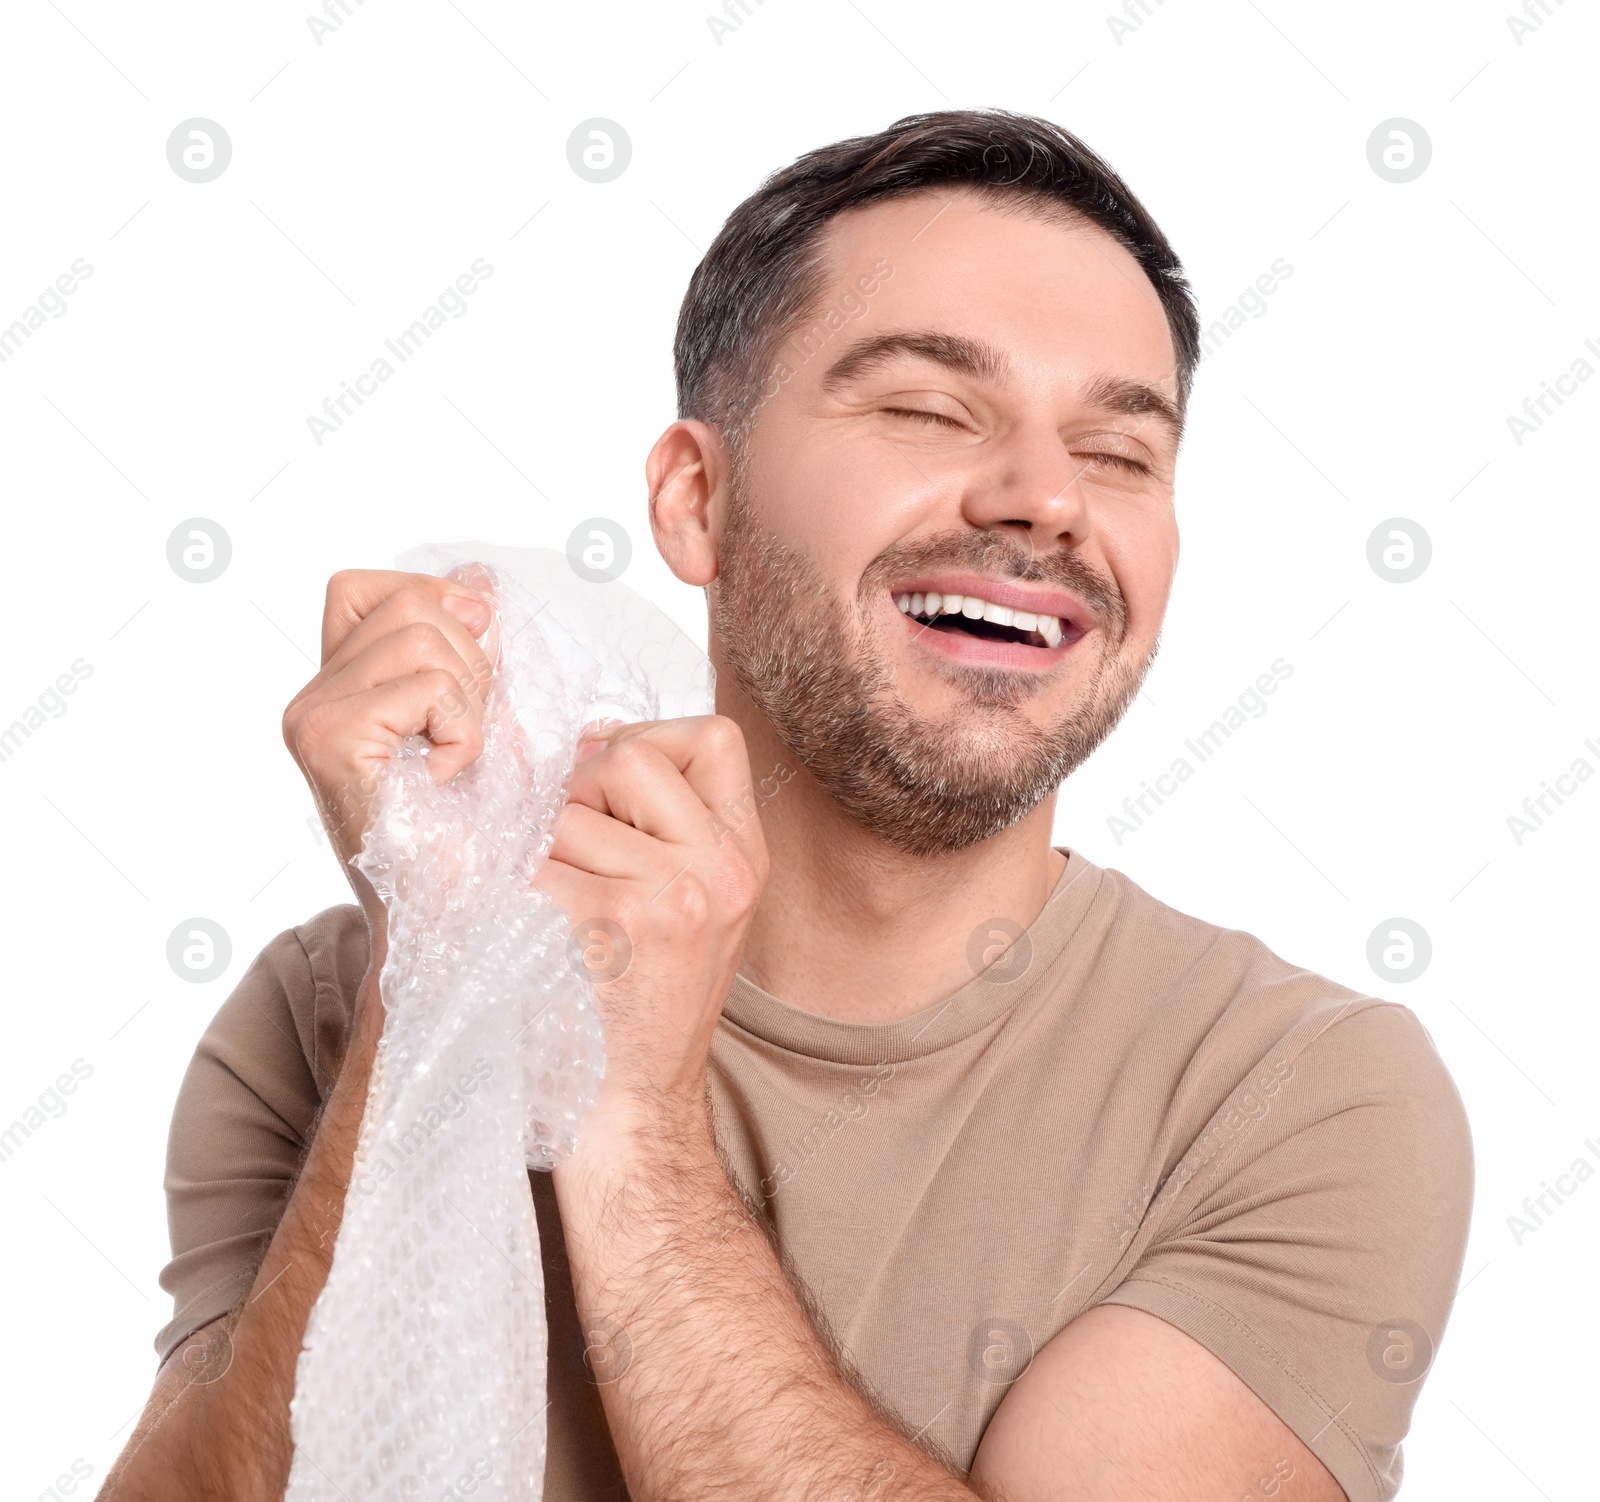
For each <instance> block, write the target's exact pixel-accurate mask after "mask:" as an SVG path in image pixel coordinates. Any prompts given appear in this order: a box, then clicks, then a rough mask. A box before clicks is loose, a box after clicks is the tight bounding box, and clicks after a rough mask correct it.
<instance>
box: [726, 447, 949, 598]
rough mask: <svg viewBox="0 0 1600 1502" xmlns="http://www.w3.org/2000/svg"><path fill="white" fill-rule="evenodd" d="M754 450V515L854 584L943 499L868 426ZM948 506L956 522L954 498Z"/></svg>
mask: <svg viewBox="0 0 1600 1502" xmlns="http://www.w3.org/2000/svg"><path fill="white" fill-rule="evenodd" d="M773 436H774V437H778V436H783V435H773ZM751 457H752V463H751V471H750V495H749V497H748V499H749V502H750V504H751V506H752V507H753V509H754V511H755V513H756V515H757V516H759V517H760V518H761V520H762V521H763V522H764V523H765V524H766V526H767V527H768V528H770V529H771V530H772V531H773V532H774V533H776V534H777V536H778V538H779V539H780V540H781V541H783V542H784V543H786V544H789V545H791V546H794V547H797V548H799V549H800V550H802V551H803V552H804V553H805V554H806V555H807V556H808V557H810V558H811V559H812V560H813V561H814V562H815V563H816V564H817V565H818V566H819V567H820V568H821V569H822V570H823V571H824V572H825V573H826V574H828V575H829V576H830V577H835V578H838V579H839V580H841V581H842V584H843V586H844V587H845V588H847V589H850V590H853V589H854V587H855V581H856V580H857V579H858V578H859V577H860V575H861V573H862V571H863V570H864V569H865V568H866V567H867V565H868V564H870V563H871V562H872V560H873V559H874V558H876V557H877V556H878V555H879V554H880V553H882V552H883V551H884V549H886V548H888V547H890V546H891V545H893V544H894V543H896V542H898V541H900V540H901V539H903V538H904V537H906V536H907V535H908V534H909V533H911V532H912V531H914V530H916V529H917V528H918V527H919V526H920V525H923V524H925V523H926V522H927V520H928V519H929V518H930V517H931V516H935V515H937V513H938V511H939V509H940V506H941V501H940V498H939V496H938V493H937V490H936V488H935V486H934V484H933V483H932V481H931V480H930V479H929V478H928V477H927V476H926V475H924V474H923V473H922V472H920V471H919V470H918V468H917V467H916V466H915V465H914V464H912V463H911V462H910V461H909V460H908V459H907V457H906V456H905V455H904V454H902V453H901V452H900V451H899V450H897V449H896V448H895V447H894V446H893V445H892V444H891V443H889V442H888V441H887V440H886V439H884V438H881V437H878V436H875V435H873V434H870V433H865V432H861V431H856V432H852V433H849V434H845V433H843V432H837V431H828V430H827V428H826V426H824V429H823V431H822V432H820V433H815V434H812V433H806V434H795V435H793V436H792V437H791V438H790V441H788V442H776V441H775V442H772V443H769V444H765V445H763V446H762V448H761V450H760V451H759V452H753V453H752V456H751ZM949 509H950V512H951V524H954V523H955V521H956V520H958V510H957V508H956V505H955V503H954V501H952V502H951V503H950V507H949Z"/></svg>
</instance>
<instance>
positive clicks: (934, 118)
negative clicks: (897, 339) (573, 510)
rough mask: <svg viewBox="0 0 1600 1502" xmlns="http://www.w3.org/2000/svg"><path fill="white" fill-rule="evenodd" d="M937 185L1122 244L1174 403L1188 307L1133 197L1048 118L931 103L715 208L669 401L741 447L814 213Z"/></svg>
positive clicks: (1168, 254)
mask: <svg viewBox="0 0 1600 1502" xmlns="http://www.w3.org/2000/svg"><path fill="white" fill-rule="evenodd" d="M941 187H949V188H967V189H970V190H974V191H977V192H981V193H985V194H993V195H996V196H998V197H1002V198H1006V199H1013V200H1019V201H1020V202H1021V203H1022V205H1023V206H1024V207H1028V208H1032V209H1036V210H1042V211H1044V212H1060V213H1063V214H1066V215H1070V216H1076V217H1077V218H1079V219H1082V220H1086V221H1088V222H1089V223H1091V224H1095V225H1098V226H1099V228H1101V229H1102V230H1104V231H1105V232H1106V233H1107V234H1109V235H1110V236H1111V237H1112V238H1113V239H1115V240H1117V241H1118V242H1119V243H1120V244H1122V245H1123V246H1125V247H1126V248H1127V250H1128V251H1129V252H1130V253H1131V254H1132V255H1133V256H1134V258H1135V259H1136V260H1137V261H1138V262H1139V264H1140V266H1142V267H1143V268H1144V272H1145V275H1146V276H1148V277H1149V278H1150V282H1151V285H1152V286H1153V287H1154V288H1155V291H1156V295H1157V296H1158V297H1159V298H1160V299H1161V305H1162V307H1163V309H1164V310H1165V312H1166V315H1167V326H1168V328H1169V329H1170V330H1171V334H1172V345H1173V349H1174V351H1175V352H1176V355H1177V376H1178V390H1177V393H1176V399H1177V402H1178V405H1179V407H1180V409H1181V408H1182V407H1183V405H1184V404H1185V402H1186V401H1187V399H1188V395H1189V388H1190V383H1191V380H1192V378H1193V375H1194V369H1195V366H1196V365H1197V364H1198V363H1199V359H1200V319H1199V315H1198V313H1197V311H1196V309H1195V302H1194V295H1193V293H1192V292H1191V291H1190V289H1189V283H1188V281H1187V279H1186V278H1185V276H1184V274H1183V266H1182V264H1181V263H1180V262H1179V260H1178V257H1177V255H1176V254H1175V253H1174V252H1173V249H1172V247H1171V245H1169V244H1168V243H1167V238H1166V236H1165V235H1163V234H1162V233H1161V231H1160V229H1159V228H1158V227H1157V226H1156V222H1155V220H1153V219H1152V218H1151V217H1150V215H1149V214H1148V213H1147V212H1146V210H1145V207H1144V205H1143V204H1141V203H1140V202H1139V200H1138V199H1137V198H1135V197H1134V196H1133V194H1132V193H1131V192H1129V190H1128V187H1127V185H1126V184H1125V183H1124V182H1123V181H1122V179H1121V178H1120V177H1118V176H1117V174H1116V173H1115V172H1113V171H1112V170H1111V168H1110V167H1109V166H1107V164H1106V163H1105V162H1104V161H1102V160H1101V158H1100V157H1099V156H1097V155H1096V154H1095V153H1094V152H1093V151H1091V150H1090V149H1089V148H1088V147H1087V146H1085V145H1084V144H1083V142H1082V141H1080V140H1079V139H1078V138H1077V137H1076V136H1074V135H1072V134H1071V133H1070V132H1068V131H1065V130H1063V129H1062V128H1061V127H1060V126H1059V125H1056V124H1053V123H1052V122H1051V121H1049V120H1041V119H1038V118H1037V117H1035V116H1031V115H1014V114H1011V113H1009V112H1008V111H1005V110H938V111H935V112H933V113H930V114H924V115H908V116H907V117H906V118H905V119H903V120H898V121H896V122H895V123H894V124H893V125H891V126H890V127H889V128H888V129H887V130H883V131H879V132H878V133H877V134H876V135H871V136H856V137H853V138H852V139H850V140H847V141H839V142H837V143H836V144H834V145H832V146H823V147H820V148H819V149H818V150H816V151H810V152H807V153H806V154H805V155H804V156H802V157H800V158H799V159H798V160H797V161H795V162H793V163H791V164H790V165H789V166H787V167H784V168H782V169H780V170H779V171H777V172H774V173H773V174H772V175H771V176H770V177H769V178H767V180H766V181H765V182H764V183H762V185H761V186H760V187H759V188H758V189H756V191H755V192H754V193H752V194H751V195H750V197H748V198H747V199H745V201H744V202H743V203H741V204H740V205H739V206H738V208H736V209H735V210H734V211H733V213H732V214H730V215H729V216H728V221H727V223H726V224H724V225H723V226H722V229H721V230H720V231H719V232H718V234H717V238H716V239H715V240H713V241H712V242H711V248H710V250H708V251H707V252H706V254H705V258H704V259H703V260H702V261H701V262H700V264H699V265H698V266H697V267H696V268H695V272H694V275H693V276H692V277H691V278H690V280H689V290H688V291H687V292H686V293H685V294H684V299H683V307H682V308H681V309H680V310H679V313H678V332H677V337H676V339H675V340H674V343H673V359H674V365H675V369H676V375H677V383H678V415H679V416H680V417H692V418H697V419H699V420H700V421H703V422H709V423H712V424H713V425H715V426H716V427H718V428H720V429H721V430H722V431H723V433H724V434H725V436H726V437H727V438H728V439H729V440H730V442H731V443H732V444H733V446H734V448H735V450H736V452H737V451H738V450H740V449H742V447H743V440H744V438H745V437H746V435H747V433H748V426H749V423H750V421H751V419H752V418H753V417H754V414H755V410H756V408H757V407H758V406H759V405H760V398H761V387H762V386H763V385H764V384H766V385H771V384H773V383H772V382H770V381H765V380H764V378H763V374H762V372H763V366H764V365H766V364H767V363H769V357H770V355H771V354H772V353H773V352H774V351H775V350H776V349H777V348H778V346H779V345H781V344H782V342H783V341H784V340H785V339H786V338H787V337H788V336H789V334H790V333H791V332H793V330H794V329H795V328H796V327H797V326H798V325H799V324H800V323H801V322H803V321H804V320H805V319H806V318H807V316H808V315H809V314H810V313H811V312H812V311H813V309H814V306H815V303H816V301H817V298H818V297H819V296H820V294H821V288H822V281H823V277H824V274H825V271H826V265H825V258H824V253H823V232H824V230H825V228H826V226H827V223H828V221H829V220H830V219H832V218H833V217H834V215H836V214H840V213H842V212H844V211H845V210H846V209H854V208H860V207H862V206H863V205H865V204H869V203H876V202H879V201H881V200H883V199H886V198H899V197H904V196H906V195H909V194H912V193H922V192H927V191H929V190H932V189H938V188H941ZM767 394H770V392H769V393H767Z"/></svg>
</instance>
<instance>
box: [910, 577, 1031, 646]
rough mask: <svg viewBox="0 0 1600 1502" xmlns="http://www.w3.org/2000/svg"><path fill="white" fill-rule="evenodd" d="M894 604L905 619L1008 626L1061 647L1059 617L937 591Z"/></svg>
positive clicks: (972, 596)
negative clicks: (959, 619) (956, 618)
mask: <svg viewBox="0 0 1600 1502" xmlns="http://www.w3.org/2000/svg"><path fill="white" fill-rule="evenodd" d="M895 604H896V605H898V606H899V607H900V609H901V610H902V611H903V612H904V613H905V614H906V615H920V616H926V617H928V618H929V619H931V618H932V617H934V616H937V615H964V616H965V617H966V618H967V619H968V620H969V621H978V620H983V621H992V622H993V623H994V624H995V625H996V626H1010V627H1011V628H1012V629H1013V630H1015V631H1037V632H1038V633H1039V635H1040V636H1042V637H1043V638H1044V639H1045V642H1046V644H1047V645H1049V646H1052V647H1059V646H1060V645H1061V619H1060V617H1059V616H1054V615H1035V614H1034V613H1033V612H1032V611H1028V610H1013V609H1012V608H1011V607H1010V606H1009V605H996V604H995V603H994V601H993V600H984V599H980V598H979V597H978V596H977V595H942V594H940V593H939V592H938V591H937V590H929V591H928V593H926V594H920V593H919V594H905V595H899V596H897V597H896V599H895Z"/></svg>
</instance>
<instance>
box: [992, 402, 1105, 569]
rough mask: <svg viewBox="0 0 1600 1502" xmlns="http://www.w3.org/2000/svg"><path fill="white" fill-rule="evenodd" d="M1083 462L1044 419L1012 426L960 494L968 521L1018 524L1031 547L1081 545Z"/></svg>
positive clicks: (1085, 536)
mask: <svg viewBox="0 0 1600 1502" xmlns="http://www.w3.org/2000/svg"><path fill="white" fill-rule="evenodd" d="M1082 475H1083V462H1082V460H1080V459H1078V458H1077V457H1075V456H1074V455H1073V454H1072V453H1071V451H1070V450H1069V449H1068V448H1067V446H1066V444H1064V443H1063V442H1062V441H1061V436H1060V434H1059V433H1057V432H1056V431H1055V429H1054V428H1053V427H1052V426H1050V425H1048V424H1043V423H1040V424H1030V425H1028V426H1027V427H1018V428H1017V429H1014V430H1013V431H1012V432H1011V433H1010V434H1008V435H1007V436H1006V438H1005V439H1004V440H1003V441H1002V442H1001V443H999V444H998V445H996V446H995V447H994V448H993V449H992V450H991V451H990V453H989V455H988V456H987V463H986V464H985V465H984V466H982V467H980V468H979V469H978V471H977V472H976V473H974V474H973V476H972V477H971V479H970V481H969V483H968V486H967V490H966V493H965V494H964V495H963V497H962V503H961V509H962V516H963V518H964V519H965V520H966V521H967V522H968V523H969V524H970V525H971V526H974V527H981V528H985V529H988V528H997V527H1017V528H1020V529H1022V531H1023V532H1024V533H1025V535H1026V536H1027V538H1028V541H1029V543H1030V545H1031V546H1032V548H1033V550H1034V551H1035V552H1036V553H1047V552H1054V551H1055V550H1057V549H1058V548H1061V549H1077V548H1081V547H1082V546H1083V545H1084V543H1086V542H1087V541H1088V540H1089V533H1090V516H1089V501H1088V497H1087V496H1086V495H1085V493H1084V488H1083V484H1082Z"/></svg>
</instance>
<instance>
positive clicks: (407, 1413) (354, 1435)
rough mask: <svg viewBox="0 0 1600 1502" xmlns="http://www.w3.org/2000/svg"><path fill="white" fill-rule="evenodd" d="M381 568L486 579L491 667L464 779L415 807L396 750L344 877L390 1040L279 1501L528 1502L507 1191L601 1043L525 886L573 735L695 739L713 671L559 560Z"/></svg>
mask: <svg viewBox="0 0 1600 1502" xmlns="http://www.w3.org/2000/svg"><path fill="white" fill-rule="evenodd" d="M472 565H481V566H482V568H483V570H485V571H486V574H485V573H479V572H478V571H477V570H476V569H473V568H472V567H471V566H472ZM395 567H396V568H399V569H402V570H406V571H408V572H413V573H429V574H439V575H446V576H449V577H452V578H456V579H460V580H462V581H463V582H468V583H474V581H479V582H481V581H483V580H484V579H485V578H486V579H487V581H488V582H489V585H490V591H491V593H492V598H493V601H494V604H495V608H496V616H497V623H498V628H499V632H498V636H499V644H498V662H497V664H496V668H495V674H494V677H493V679H492V681H491V684H490V687H489V691H488V694H487V700H486V706H485V715H484V748H483V751H482V753H481V754H480V755H479V757H478V758H477V759H476V760H475V761H474V762H473V763H472V764H471V765H470V766H468V767H467V768H465V769H464V770H463V771H462V772H461V773H460V774H458V775H457V776H456V777H454V778H452V779H451V780H450V781H449V782H448V783H446V784H444V785H443V786H437V787H436V786H435V785H434V783H433V780H432V778H431V777H430V775H429V773H428V768H427V748H428V745H429V742H428V741H427V740H426V739H425V738H424V737H421V736H413V737H411V738H410V739H409V740H407V741H406V742H405V743H404V744H403V745H402V747H401V748H400V750H399V752H398V754H397V755H396V756H395V757H394V758H393V759H391V761H390V762H389V763H388V764H387V766H386V767H385V768H384V769H383V772H382V775H381V780H380V783H379V786H378V788H377V790H376V793H375V798H374V803H373V814H372V818H371V822H370V825H369V828H368V830H367V834H366V838H365V841H364V844H363V848H362V850H361V852H360V854H359V855H358V856H357V857H356V859H355V864H356V865H357V866H358V868H359V869H360V870H362V871H363V872H364V873H365V874H366V875H367V877H368V878H369V879H370V880H371V881H372V883H373V886H374V888H375V889H376V891H377V892H378V894H379V896H380V897H381V898H382V899H383V902H384V905H385V907H386V909H387V911H388V930H389V948H388V955H387V958H386V960H385V963H384V966H383V971H382V975H381V978H380V984H381V988H382V994H383V1000H384V1005H385V1008H386V1016H385V1021H384V1027H383V1037H382V1041H381V1043H380V1045H379V1050H378V1055H377V1061H376V1065H375V1068H374V1071H373V1078H372V1084H371V1088H370V1091H369V1094H368V1099H367V1106H366V1114H365V1116H364V1118H363V1120H362V1124H361V1131H360V1137H359V1142H358V1146H357V1149H356V1155H355V1163H354V1169H353V1175H352V1179H351V1184H350V1189H349V1192H348V1194H347V1196H346V1200H345V1207H344V1219H343V1223H342V1225H341V1228H340V1230H339V1233H338V1239H337V1241H336V1243H335V1245H334V1251H333V1263H332V1268H331V1271H330V1273H329V1276H328V1281H327V1284H326V1286H325V1287H324V1289H323V1291H322V1294H321V1296H320V1297H319V1298H318V1300H317V1303H316V1306H315V1307H314V1308H313V1310H312V1312H311V1318H310V1322H309V1324H308V1327H307V1330H306V1337H305V1346H304V1349H303V1350H302V1352H301V1355H300V1359H299V1365H298V1367H297V1369H296V1375H295V1392H294V1398H293V1400H292V1402H291V1404H290V1426H291V1431H292V1434H293V1438H294V1446H295V1448H294V1459H293V1463H292V1467H291V1470H290V1476H289V1485H288V1490H287V1492H286V1498H287V1499H288V1502H337V1499H341V1498H342V1499H345V1502H422V1499H434V1498H440V1497H448V1496H458V1497H468V1496H470V1497H471V1498H472V1499H473V1502H512V1499H516V1502H526V1499H530V1498H531V1499H535V1502H537V1499H538V1498H539V1497H540V1495H541V1492H542V1488H543V1479H544V1458H545V1417H544V1415H545V1378H546V1361H547V1345H548V1336H547V1331H546V1328H545V1315H544V1278H543V1269H542V1264H541V1262H540V1257H539V1233H538V1227H537V1225H536V1224H535V1220H534V1213H533V1201H532V1196H531V1194H530V1192H529V1186H528V1179H527V1170H528V1169H529V1168H530V1167H531V1168H535V1169H549V1168H552V1167H554V1166H555V1165H556V1164H557V1163H559V1162H560V1161H561V1160H562V1159H564V1158H566V1157H567V1156H569V1155H570V1154H571V1152H572V1150H573V1147H574V1144H575V1142H576V1139H577V1133H578V1131H579V1128H580V1125H581V1123H582V1120H583V1116H584V1113H585V1111H586V1110H587V1109H588V1108H589V1106H590V1105H591V1103H592V1102H593V1100H594V1095H595V1090H596V1087H597V1084H598V1081H599V1079H600V1077H601V1075H602V1073H603V1070H604V1039H603V1033H602V1029H601V1025H600V1019H599V1016H598V1013H597V1011H596V1007H595V1000H594V993H593V989H592V987H591V985H590V981H589V977H588V972H587V971H586V970H585V968H584V965H583V963H582V959H581V955H580V951H579V947H578V944H576V943H575V942H574V940H573V934H572V930H571V927H570V926H569V924H568V921H567V917H566V915H565V914H564V913H563V912H562V911H561V909H560V908H559V907H558V906H557V905H556V903H555V902H554V901H553V900H552V899H551V898H549V897H548V896H546V895H545V894H544V893H543V892H541V891H539V890H538V889H537V888H535V887H534V886H533V885H532V884H531V881H530V876H531V874H532V873H533V872H534V871H535V870H536V869H537V868H538V866H539V865H540V863H541V862H542V861H543V860H544V859H545V857H546V856H547V854H548V852H549V846H550V839H551V828H552V825H553V823H554V820H555V816H556V814H557V812H558V811H559V810H560V807H561V805H562V803H563V801H564V798H565V793H564V788H565V785H566V782H567V779H568V778H569V776H570V775H571V772H572V768H573V765H574V759H575V752H576V745H577V739H578V733H579V731H580V730H581V729H582V727H583V726H584V725H585V724H586V723H587V722H589V721H590V720H593V719H596V718H601V717H610V718H614V719H620V720H627V721H631V720H641V719H665V718H672V717H676V716H678V715H687V714H706V713H710V711H711V703H712V671H711V666H710V664H709V663H708V662H707V660H706V658H705V656H704V654H703V653H702V652H701V651H700V650H699V648H698V647H696V646H695V645H694V644H693V643H692V642H691V641H690V640H689V638H688V637H686V636H685V635H684V634H683V633H682V632H681V631H680V630H679V629H678V628H677V627H676V626H675V625H674V624H673V623H672V621H671V620H670V619H669V618H668V617H667V616H666V615H664V614H663V613H662V612H661V611H660V610H658V609H657V608H656V607H655V606H653V605H651V604H649V603H648V602H647V601H645V600H643V599H642V598H640V597H639V596H638V595H636V594H634V593H633V592H632V591H631V590H629V589H627V588H626V587H625V586H623V585H621V584H618V583H614V582H613V583H600V584H596V583H589V582H587V581H585V580H583V579H580V578H579V577H578V576H577V575H576V573H575V572H574V571H573V569H572V567H571V566H570V565H569V563H568V561H567V558H566V556H565V555H564V554H561V553H556V552H550V551H547V550H543V549H512V548H502V547H495V546H490V545H487V544H483V543H456V544H444V545H436V546H426V547H421V548H415V549H412V550H411V551H409V552H407V553H403V554H401V555H400V557H398V558H397V559H396V560H395ZM482 640H484V641H485V642H486V643H488V642H490V641H491V638H490V637H489V636H487V635H486V636H485V637H483V638H482ZM581 927H582V920H581V919H580V929H581Z"/></svg>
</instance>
